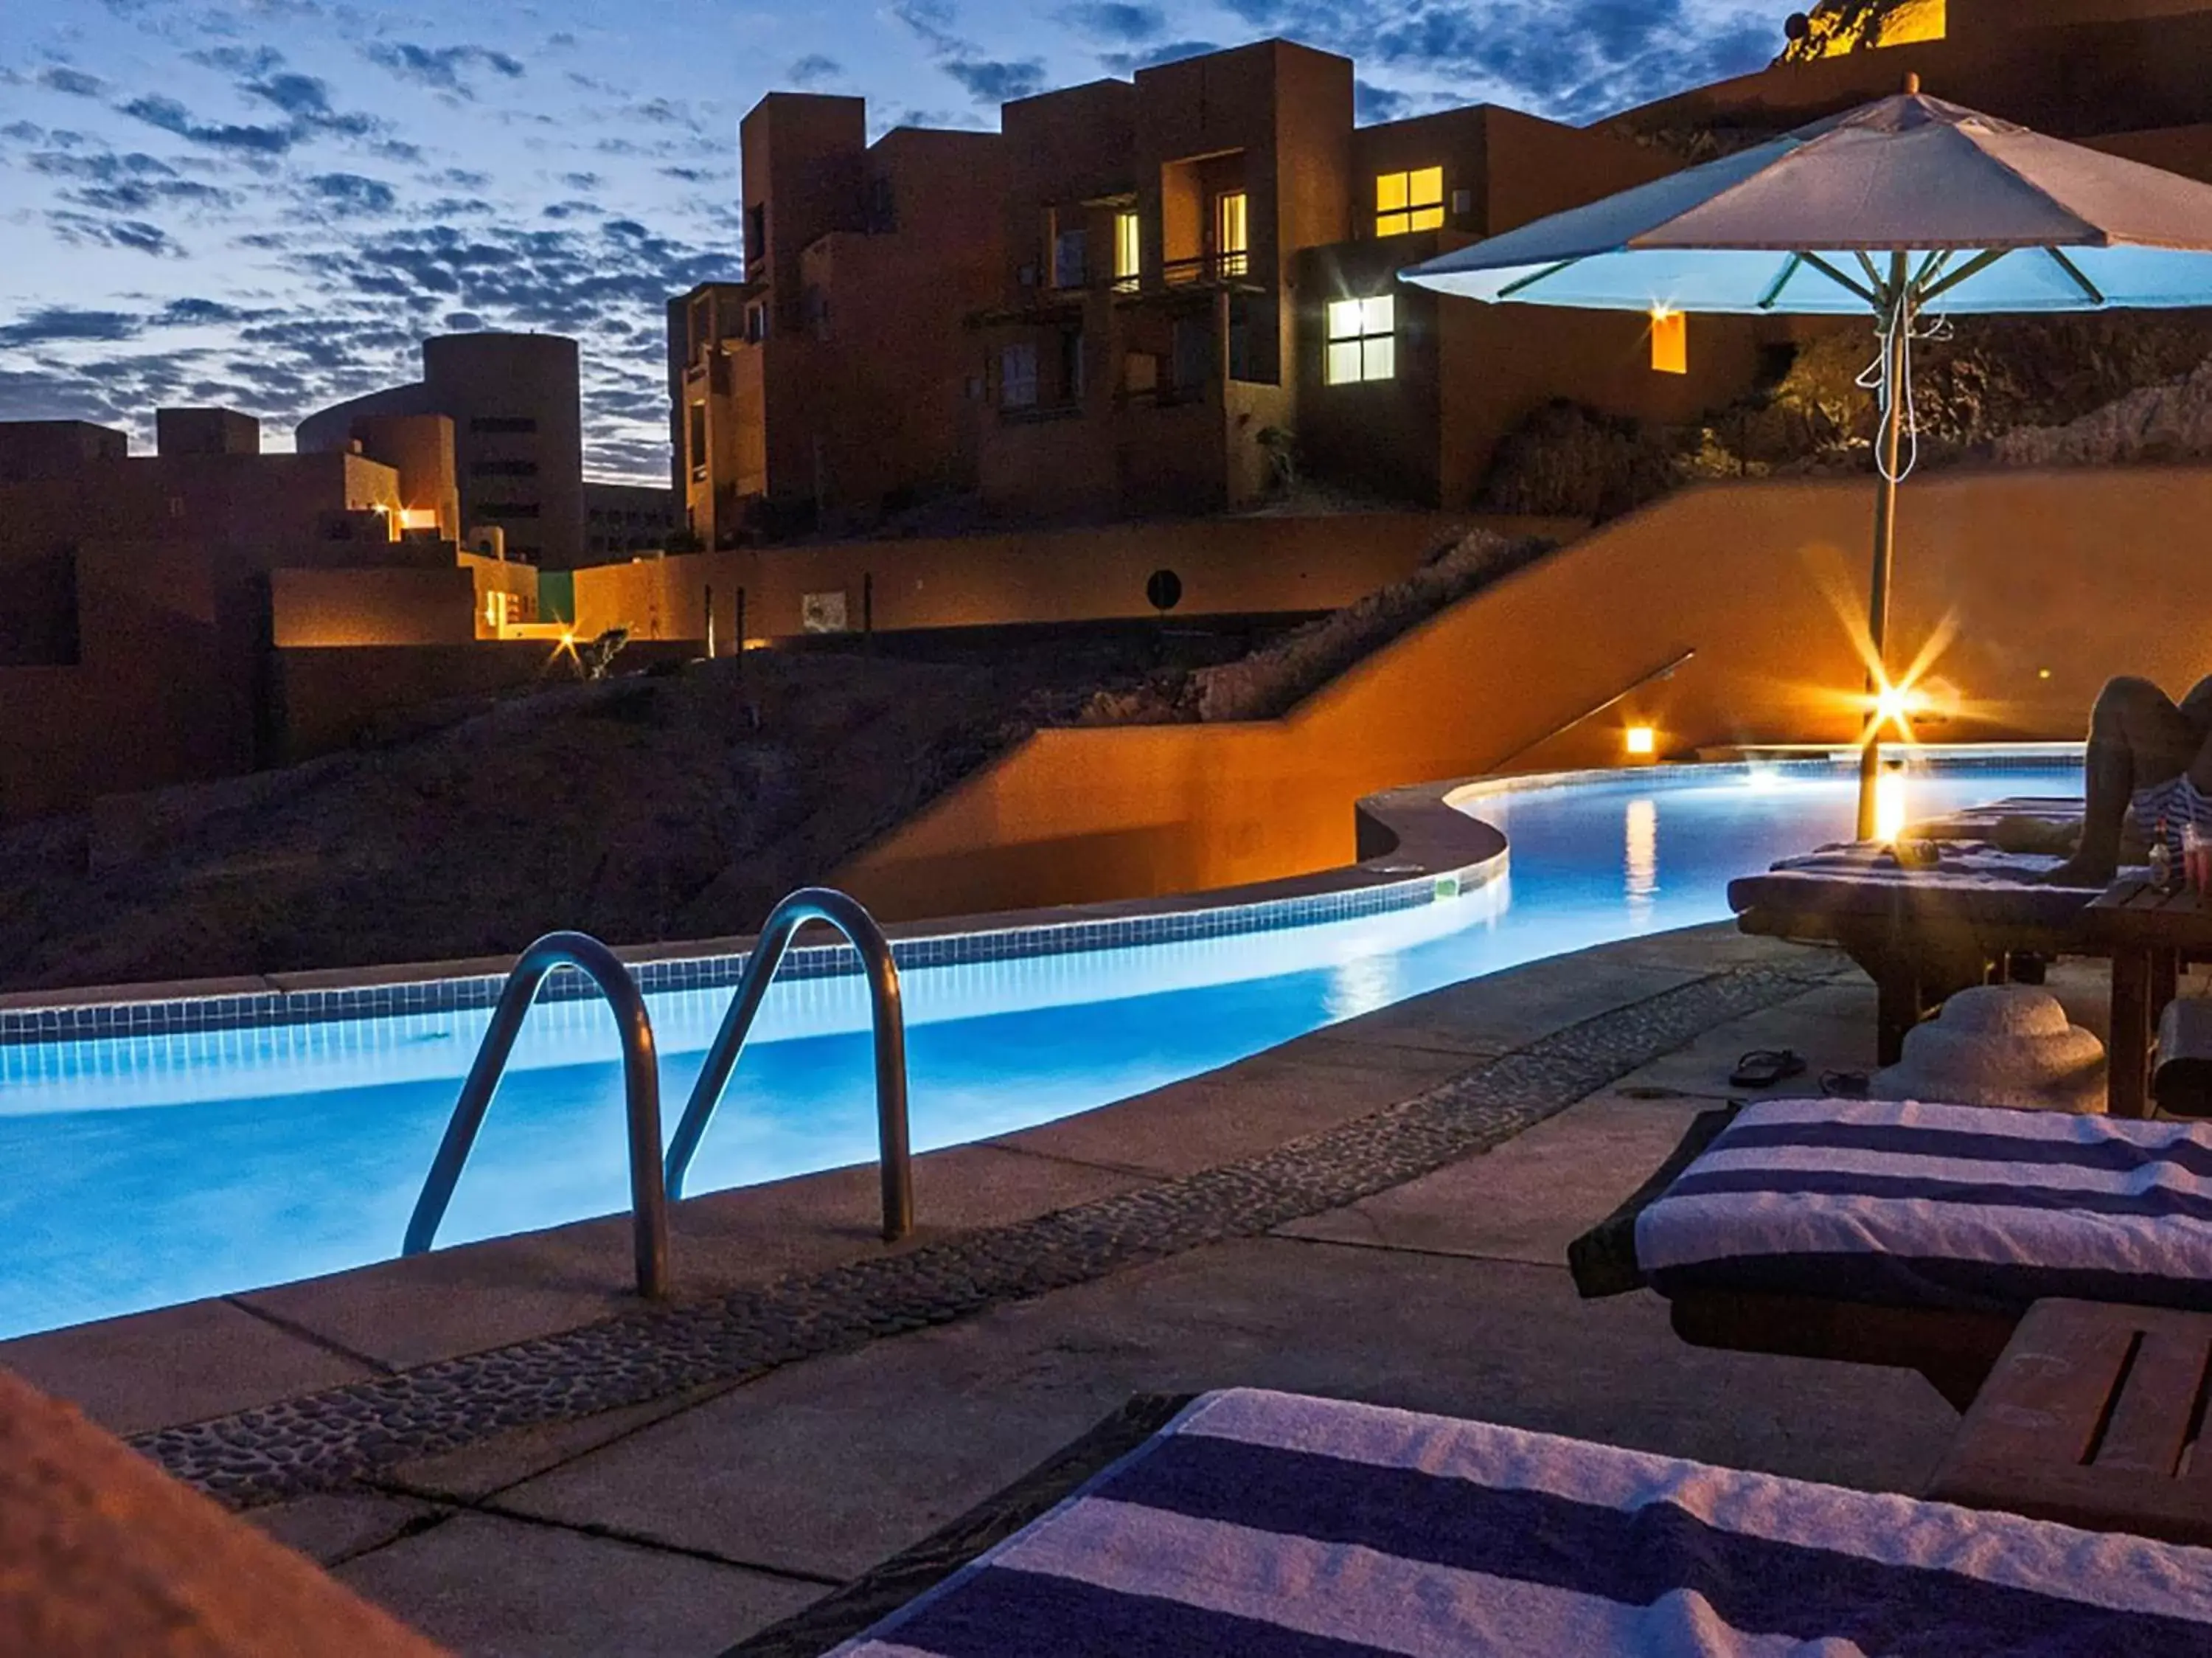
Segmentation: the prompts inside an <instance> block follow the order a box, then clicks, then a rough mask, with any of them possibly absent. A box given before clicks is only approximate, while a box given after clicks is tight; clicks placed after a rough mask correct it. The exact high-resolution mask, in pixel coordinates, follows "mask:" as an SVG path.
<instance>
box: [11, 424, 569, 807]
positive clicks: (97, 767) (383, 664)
mask: <svg viewBox="0 0 2212 1658" xmlns="http://www.w3.org/2000/svg"><path fill="white" fill-rule="evenodd" d="M155 430H156V433H157V452H156V453H155V454H150V455H133V454H131V452H130V442H129V439H128V438H127V437H126V436H125V434H123V433H122V432H119V431H113V430H108V429H106V428H104V427H99V426H92V425H88V424H83V423H82V422H76V421H27V422H6V423H0V709H6V710H9V711H10V712H11V713H13V714H15V715H16V716H17V717H15V718H12V719H9V720H6V721H0V823H10V822H14V821H16V820H21V819H24V818H28V817H33V816H37V815H40V814H43V813H48V812H54V811H61V810H66V809H69V808H75V807H79V806H82V805H84V804H85V803H87V802H89V801H91V800H93V799H94V798H96V797H98V796H100V795H107V794H115V793H123V792H129V791H132V790H137V789H149V788H156V787H160V786H161V785H164V784H168V783H185V782H190V781H194V780H197V779H201V778H207V777H222V776H227V775H230V774H232V773H235V772H240V771H250V770H252V769H253V768H254V767H256V766H258V765H267V764H271V763H274V762H276V761H278V760H282V759H291V758H297V757H298V756H299V755H300V754H301V753H305V752H312V751H313V748H314V747H318V746H321V747H327V746H329V744H330V742H331V741H343V740H344V737H345V734H346V733H347V732H348V731H349V730H350V729H351V728H353V725H354V724H355V723H357V722H358V720H359V719H360V718H361V717H362V716H367V715H368V714H373V713H374V711H375V710H377V709H378V708H380V707H391V706H394V705H398V704H405V703H408V702H417V701H425V700H429V699H432V698H435V697H437V696H440V695H450V694H453V692H454V691H456V690H459V689H465V688H471V687H474V686H481V685H485V684H489V683H495V682H497V676H498V674H499V673H500V672H501V665H500V664H499V663H498V662H497V661H495V660H492V659H489V658H485V657H483V656H479V655H476V654H475V653H476V652H477V650H479V649H489V651H491V652H493V653H495V655H496V653H498V652H501V651H502V650H505V649H507V647H505V646H501V645H499V644H490V645H488V646H483V647H479V646H478V645H477V641H479V640H493V639H496V638H498V637H501V636H502V635H503V633H504V632H505V629H506V625H507V624H510V623H520V622H526V621H527V620H528V619H530V618H531V617H532V615H533V614H534V607H535V603H536V582H535V572H534V571H528V570H526V569H524V568H522V567H516V566H509V565H507V564H501V563H498V562H497V561H493V560H486V559H480V558H472V557H471V556H470V555H467V554H465V553H463V552H459V550H458V549H457V548H456V546H455V545H454V541H453V527H454V523H455V521H456V518H457V515H456V513H455V509H454V508H453V499H454V489H453V470H452V457H453V432H452V425H451V423H450V422H449V421H447V419H446V418H445V417H443V416H442V415H427V416H405V417H395V416H380V417H377V418H375V419H374V420H373V421H372V422H370V423H369V424H368V429H367V430H368V434H369V436H368V440H366V441H365V442H364V443H363V445H362V447H363V448H366V447H367V443H368V442H376V443H377V444H378V445H379V446H380V448H384V449H385V450H386V452H387V453H388V454H391V455H392V457H393V459H392V460H390V461H387V460H378V459H374V458H372V457H370V456H369V455H368V454H364V453H362V452H361V451H360V449H356V448H343V449H337V450H333V451H330V452H327V453H322V454H262V453H260V433H259V428H258V425H257V424H256V423H255V422H254V421H253V420H252V419H251V418H248V417H246V416H245V415H241V414H237V413H234V412H233V411H228V410H224V409H163V410H161V411H158V412H157V413H156V415H155ZM441 457H442V471H441ZM542 654H543V653H542V649H541V648H539V647H536V646H532V647H529V648H528V649H527V655H526V659H523V660H517V661H510V662H509V663H507V665H506V670H505V671H507V672H508V673H510V674H511V675H512V676H513V677H519V678H526V677H527V676H528V674H529V673H531V672H533V671H535V669H536V668H537V667H538V657H539V656H540V655H542Z"/></svg>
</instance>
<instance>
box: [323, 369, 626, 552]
mask: <svg viewBox="0 0 2212 1658" xmlns="http://www.w3.org/2000/svg"><path fill="white" fill-rule="evenodd" d="M423 415H440V416H443V417H444V418H446V419H447V421H448V422H450V423H451V429H452V445H453V448H452V462H453V479H454V483H455V486H456V490H457V492H458V496H459V502H458V511H459V520H460V522H459V539H461V540H462V541H464V542H465V543H466V544H467V545H469V546H481V545H485V544H487V542H489V545H492V546H500V545H502V544H503V546H504V556H505V557H507V558H511V559H513V560H515V561H516V562H518V563H521V564H534V565H539V566H542V567H544V568H545V569H547V570H572V569H574V567H575V566H576V565H577V564H580V563H582V562H583V560H584V557H585V531H584V437H583V415H582V398H581V387H580V380H579V376H578V369H577V353H576V342H575V341H574V340H573V339H568V338H562V336H560V335H558V334H496V333H476V334H443V335H440V336H438V337H437V338H432V339H426V340H424V341H423V342H422V379H421V380H420V381H416V382H415V383H414V384H412V385H407V386H396V387H391V388H390V389H388V390H386V391H381V392H372V393H369V394H368V396H366V397H357V398H355V399H351V400H350V401H349V402H345V403H340V404H337V405H333V406H332V407H331V408H328V409H325V410H322V411H319V412H318V413H316V414H313V415H310V416H308V417H307V419H305V420H303V421H301V423H300V426H299V430H298V433H297V435H296V437H295V442H297V444H298V447H299V448H300V451H301V453H302V454H329V453H332V452H335V451H341V450H344V449H346V448H349V446H351V445H353V444H356V443H358V444H360V445H361V446H362V453H363V454H368V455H369V456H370V457H371V458H380V456H381V455H382V454H394V455H396V454H397V453H398V451H396V450H391V449H389V448H387V447H386V446H387V444H388V442H389V441H390V434H389V428H388V427H387V426H386V423H387V422H389V421H391V420H392V419H393V418H404V417H419V416H423ZM395 464H397V462H396V460H395Z"/></svg>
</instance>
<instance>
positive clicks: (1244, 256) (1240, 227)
mask: <svg viewBox="0 0 2212 1658" xmlns="http://www.w3.org/2000/svg"><path fill="white" fill-rule="evenodd" d="M1232 230H1233V232H1234V234H1233V235H1232V234H1231V233H1232ZM1213 256H1214V260H1215V265H1216V269H1217V270H1218V272H1219V273H1220V274H1221V275H1222V276H1225V277H1242V276H1246V275H1249V273H1250V271H1251V269H1252V194H1251V192H1249V191H1248V190H1244V189H1241V188H1240V189H1237V190H1224V191H1222V192H1219V193H1218V195H1216V196H1215V197H1214V198H1213Z"/></svg>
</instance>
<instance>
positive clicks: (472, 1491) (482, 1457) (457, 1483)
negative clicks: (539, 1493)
mask: <svg viewBox="0 0 2212 1658" xmlns="http://www.w3.org/2000/svg"><path fill="white" fill-rule="evenodd" d="M729 1390H730V1384H729V1383H726V1382H717V1383H715V1384H714V1385H713V1386H712V1387H702V1388H698V1389H696V1390H695V1391H693V1392H690V1393H679V1394H677V1395H674V1396H672V1397H671V1398H668V1399H655V1400H653V1402H652V1403H651V1404H649V1405H633V1406H631V1407H630V1408H629V1409H628V1410H623V1411H601V1412H599V1415H597V1416H592V1417H582V1418H580V1420H577V1421H574V1422H552V1423H544V1424H541V1425H539V1426H537V1427H532V1428H520V1429H515V1430H514V1431H513V1432H512V1433H507V1434H501V1436H499V1437H498V1438H496V1439H488V1440H485V1441H483V1442H482V1443H480V1444H476V1445H470V1446H465V1447H464V1448H461V1449H460V1450H458V1451H447V1452H445V1453H444V1454H441V1455H438V1456H426V1457H418V1458H416V1460H414V1461H412V1462H403V1463H400V1464H398V1466H395V1467H393V1468H392V1470H391V1471H390V1472H388V1473H386V1475H384V1476H383V1478H382V1483H383V1484H387V1485H391V1486H395V1487H400V1488H404V1490H408V1491H410V1492H415V1493H419V1494H420V1495H421V1496H425V1497H429V1498H433V1499H435V1498H439V1497H445V1498H451V1499H454V1500H457V1501H462V1502H469V1503H475V1502H478V1501H481V1500H482V1499H483V1498H485V1497H488V1496H492V1495H493V1494H494V1493H495V1492H498V1491H501V1490H505V1489H506V1488H507V1486H509V1485H513V1484H520V1483H521V1482H522V1481H523V1480H526V1479H530V1478H534V1477H536V1476H537V1475H538V1474H542V1473H545V1472H549V1471H550V1470H551V1469H554V1468H556V1467H558V1466H561V1465H562V1463H565V1462H571V1461H574V1460H575V1459H576V1458H577V1457H580V1456H582V1455H584V1454H586V1453H588V1452H591V1451H596V1450H598V1449H599V1448H601V1447H602V1446H605V1445H611V1444H612V1443H613V1442H615V1441H617V1440H618V1439H621V1438H623V1437H624V1436H627V1435H629V1434H634V1433H635V1432H636V1431H637V1430H638V1429H641V1428H649V1427H651V1426H652V1425H653V1423H656V1422H664V1421H665V1420H667V1418H669V1417H672V1416H675V1415H678V1413H680V1412H682V1411H688V1410H690V1409H691V1408H692V1406H694V1405H703V1404H704V1403H706V1401H707V1400H708V1399H717V1398H720V1396H721V1395H722V1394H724V1393H727V1392H729Z"/></svg>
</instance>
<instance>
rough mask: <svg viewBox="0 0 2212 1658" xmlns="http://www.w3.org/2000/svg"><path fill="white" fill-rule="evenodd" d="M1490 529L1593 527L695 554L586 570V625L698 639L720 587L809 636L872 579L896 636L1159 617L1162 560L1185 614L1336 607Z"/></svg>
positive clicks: (1159, 533)
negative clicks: (709, 598) (814, 620)
mask: <svg viewBox="0 0 2212 1658" xmlns="http://www.w3.org/2000/svg"><path fill="white" fill-rule="evenodd" d="M1479 524H1486V525H1489V526H1491V527H1495V528H1498V529H1502V530H1505V531H1507V532H1508V533H1526V534H1532V535H1547V536H1550V537H1552V538H1553V539H1562V540H1563V539H1566V538H1568V537H1570V536H1571V535H1573V534H1575V533H1577V532H1578V531H1579V530H1580V529H1581V527H1582V526H1580V525H1579V524H1577V523H1575V522H1573V521H1566V520H1556V519H1541V520H1529V521H1520V520H1498V519H1484V518H1480V517H1477V516H1475V515H1470V514H1464V513H1456V514H1455V513H1425V512H1403V513H1397V512H1394V513H1354V514H1345V515H1337V516H1333V517H1326V518H1223V519H1196V520H1182V521H1174V522H1163V523H1155V524H1125V525H1120V526H1116V527H1112V528H1108V529H1096V530H1063V531H1054V532H1039V533H1032V534H1020V535H988V536H974V537H966V538H962V539H945V540H915V541H852V542H843V543H839V544H836V545H834V546H815V547H785V548H775V549H770V550H768V551H765V552H711V553H692V554H686V555H684V556H682V557H679V558H660V559H649V560H646V561H643V562H641V563H637V564H607V565H601V566H597V567H595V568H592V569H587V570H578V571H577V572H576V578H575V579H576V631H578V632H579V633H580V634H582V635H584V636H586V637H590V636H591V635H592V634H595V633H598V632H599V631H602V630H603V629H605V628H610V627H617V626H622V627H628V628H629V629H630V630H631V631H633V632H634V633H635V634H636V635H637V636H638V637H642V638H694V639H696V638H699V637H702V636H703V634H704V633H705V631H706V625H705V611H704V605H705V597H706V592H707V589H708V588H713V589H714V616H715V626H716V637H717V640H718V642H721V641H726V640H727V639H728V638H729V637H731V632H730V631H731V630H732V628H733V627H734V626H735V625H736V607H737V594H738V588H740V587H742V588H744V592H745V631H746V632H747V633H748V634H750V635H751V636H753V637H781V636H786V635H790V634H794V633H797V632H799V631H800V627H799V615H800V607H801V603H802V600H803V599H804V596H805V594H810V593H823V592H842V593H843V594H845V595H846V611H847V613H848V616H849V617H850V619H851V620H852V625H854V627H856V628H857V627H858V626H859V625H860V599H861V590H862V586H863V583H864V582H865V581H866V578H867V577H869V576H873V577H874V580H875V586H874V592H875V611H874V614H875V625H876V626H877V627H878V628H880V629H883V630H884V631H891V630H895V629H899V628H924V627H975V626H985V625H995V624H1001V623H1012V622H1065V621H1095V620H1099V619H1106V618H1112V617H1126V616H1149V615H1151V614H1152V607H1151V606H1150V605H1148V604H1147V603H1146V599H1145V582H1146V577H1148V576H1151V574H1152V572H1153V571H1154V570H1174V571H1175V572H1176V574H1177V575H1178V576H1181V577H1182V584H1183V597H1182V603H1181V604H1180V605H1179V606H1178V607H1176V613H1177V614H1178V615H1183V616H1207V615H1216V616H1218V615H1231V614H1248V613H1266V612H1277V611H1306V610H1330V609H1334V608H1335V607H1339V606H1340V605H1346V604H1349V603H1351V602H1352V600H1354V599H1357V598H1358V597H1360V596H1361V595H1363V594H1367V593H1371V592H1372V591H1374V590H1375V589H1376V588H1378V587H1383V586H1384V585H1387V584H1388V583H1389V582H1395V581H1398V580H1400V579H1401V578H1402V577H1403V576H1406V575H1407V572H1409V571H1410V570H1413V568H1414V567H1415V566H1416V565H1417V564H1419V562H1420V559H1421V558H1422V557H1423V556H1424V555H1425V554H1426V553H1427V552H1430V551H1431V550H1432V549H1433V548H1435V547H1436V546H1438V545H1439V544H1440V543H1442V542H1443V540H1444V539H1446V538H1447V537H1449V535H1451V534H1452V533H1454V531H1455V529H1456V528H1458V527H1466V526H1474V525H1479Z"/></svg>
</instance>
